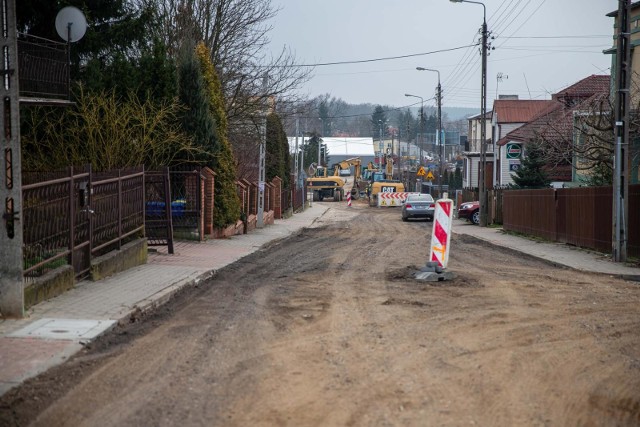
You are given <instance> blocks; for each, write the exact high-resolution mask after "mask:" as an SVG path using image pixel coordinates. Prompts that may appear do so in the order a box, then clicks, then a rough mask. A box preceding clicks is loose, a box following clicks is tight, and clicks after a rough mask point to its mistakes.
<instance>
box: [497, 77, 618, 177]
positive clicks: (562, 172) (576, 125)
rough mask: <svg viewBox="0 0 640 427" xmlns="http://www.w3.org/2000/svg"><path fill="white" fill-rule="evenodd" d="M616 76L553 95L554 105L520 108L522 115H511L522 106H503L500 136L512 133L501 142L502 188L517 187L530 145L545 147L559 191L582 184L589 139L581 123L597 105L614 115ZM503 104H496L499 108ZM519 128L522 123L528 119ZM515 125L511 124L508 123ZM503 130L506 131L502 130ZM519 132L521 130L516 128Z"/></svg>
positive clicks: (549, 171) (551, 102)
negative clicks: (611, 105) (584, 148)
mask: <svg viewBox="0 0 640 427" xmlns="http://www.w3.org/2000/svg"><path fill="white" fill-rule="evenodd" d="M609 90H610V77H609V76H608V75H592V76H589V77H586V78H584V79H582V80H580V81H579V82H577V83H575V84H573V85H571V86H569V87H567V88H566V89H563V90H561V91H560V92H557V93H555V94H553V95H552V97H551V99H550V100H546V101H536V104H535V105H533V104H531V101H529V102H528V104H529V105H524V104H521V103H522V102H523V101H520V102H521V103H520V104H517V106H518V107H521V108H520V109H519V110H518V109H515V110H513V109H512V110H507V107H511V108H513V107H514V106H516V104H511V105H505V103H501V105H498V107H497V109H499V110H500V111H501V112H502V114H503V116H502V117H503V119H504V118H505V117H509V118H508V119H506V120H500V119H498V120H496V125H497V126H499V128H498V130H497V132H496V133H495V135H496V136H498V135H501V134H503V132H504V130H505V129H512V130H511V131H509V132H507V133H506V134H505V135H504V136H502V137H500V138H498V139H497V142H496V158H497V159H498V160H497V167H496V170H497V173H496V178H497V179H496V183H497V185H501V186H503V185H509V184H512V183H513V175H514V174H515V173H516V171H517V170H518V168H519V167H520V162H521V160H522V159H523V158H524V157H525V156H526V145H527V144H528V143H542V142H543V143H544V145H545V158H546V159H547V164H548V169H547V174H548V176H549V178H550V179H551V181H552V182H553V183H554V185H556V186H560V185H563V184H566V183H570V182H577V183H579V182H580V176H579V175H580V174H581V168H580V167H576V165H578V166H579V164H580V161H581V159H580V143H581V141H582V138H583V136H584V135H583V130H582V129H583V128H582V127H581V123H582V122H583V120H582V118H583V117H590V116H592V115H593V114H595V113H594V105H596V104H597V105H600V107H599V109H600V110H604V111H606V112H608V105H609V104H608V96H609ZM496 104H499V101H496V103H495V104H494V106H495V105H496ZM528 117H529V120H528V121H527V123H519V124H518V126H517V127H516V126H515V124H516V123H514V122H515V121H517V120H526V119H527V118H528ZM509 120H511V123H507V122H508V121H509ZM501 124H502V126H501V127H500V125H501ZM514 127H515V129H514Z"/></svg>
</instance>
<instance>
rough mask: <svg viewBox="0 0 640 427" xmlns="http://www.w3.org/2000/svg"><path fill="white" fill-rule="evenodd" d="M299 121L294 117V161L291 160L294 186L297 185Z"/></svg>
mask: <svg viewBox="0 0 640 427" xmlns="http://www.w3.org/2000/svg"><path fill="white" fill-rule="evenodd" d="M299 129H300V119H299V118H298V117H297V116H296V148H295V151H294V153H296V154H295V156H294V159H293V173H294V179H295V181H296V186H297V185H298V155H299V153H298V135H299V134H300V130H299Z"/></svg>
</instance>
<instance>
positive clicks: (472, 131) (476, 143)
mask: <svg viewBox="0 0 640 427" xmlns="http://www.w3.org/2000/svg"><path fill="white" fill-rule="evenodd" d="M492 114H493V112H492V111H488V112H487V113H486V114H485V118H484V120H485V138H486V141H485V142H487V145H486V147H485V149H486V151H485V153H486V166H487V168H486V169H485V170H486V172H487V173H485V176H486V177H488V178H489V181H487V183H486V184H487V188H491V187H493V181H491V179H490V177H491V176H493V173H492V172H490V171H492V170H493V146H492V145H491V144H488V143H490V142H491V141H492V129H491V117H492ZM467 121H468V122H469V129H468V134H467V145H468V147H467V150H466V151H463V152H462V161H463V163H462V186H463V187H464V188H473V187H478V177H479V176H480V174H479V171H480V162H481V158H480V155H481V144H480V141H481V139H482V138H481V134H482V130H481V126H482V115H481V114H476V115H475V116H471V117H469V118H467Z"/></svg>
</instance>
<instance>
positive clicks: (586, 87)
mask: <svg viewBox="0 0 640 427" xmlns="http://www.w3.org/2000/svg"><path fill="white" fill-rule="evenodd" d="M609 85H610V76H599V75H592V76H589V77H587V78H584V79H582V80H580V81H579V82H577V83H575V84H572V85H571V86H569V87H567V88H566V89H563V90H561V91H560V92H558V93H555V94H553V96H552V100H551V101H549V104H548V106H547V108H546V109H543V110H541V111H540V113H539V114H538V115H537V116H536V117H534V118H533V119H531V120H530V121H528V123H526V124H525V125H523V126H520V127H519V128H518V129H515V130H513V131H511V132H509V133H508V134H507V135H505V136H504V137H503V138H502V139H500V140H499V141H498V142H497V145H504V144H506V143H507V142H508V141H520V142H527V141H530V140H532V139H534V138H535V137H536V136H544V135H547V136H551V137H553V138H562V139H564V140H571V136H572V134H573V112H574V111H578V110H589V109H590V107H591V105H592V104H593V103H594V102H597V101H599V100H602V99H603V98H607V97H608V96H609V89H610V88H609Z"/></svg>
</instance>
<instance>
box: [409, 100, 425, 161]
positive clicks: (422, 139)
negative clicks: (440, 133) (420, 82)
mask: <svg viewBox="0 0 640 427" xmlns="http://www.w3.org/2000/svg"><path fill="white" fill-rule="evenodd" d="M404 96H410V97H413V98H420V166H422V159H423V158H424V154H423V153H422V150H423V145H424V129H423V128H424V117H423V115H424V99H423V98H422V97H421V96H418V95H411V94H410V93H405V94H404Z"/></svg>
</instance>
